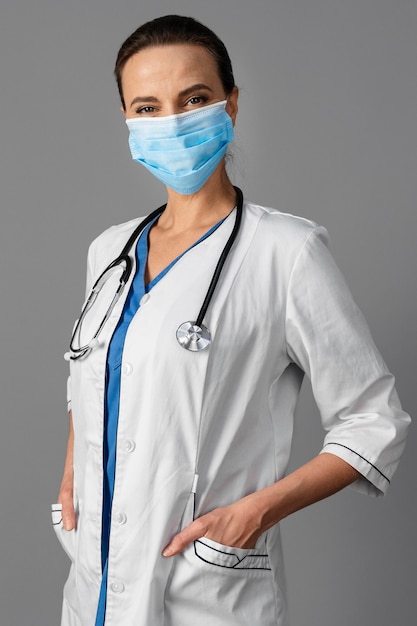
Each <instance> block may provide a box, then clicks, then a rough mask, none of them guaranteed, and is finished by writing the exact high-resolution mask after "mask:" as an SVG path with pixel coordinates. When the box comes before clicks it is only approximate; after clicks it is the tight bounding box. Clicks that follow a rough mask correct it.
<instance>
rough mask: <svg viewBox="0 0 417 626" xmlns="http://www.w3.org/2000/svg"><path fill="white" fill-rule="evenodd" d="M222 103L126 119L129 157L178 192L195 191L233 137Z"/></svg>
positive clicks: (201, 184) (230, 122) (212, 170)
mask: <svg viewBox="0 0 417 626" xmlns="http://www.w3.org/2000/svg"><path fill="white" fill-rule="evenodd" d="M226 102H227V101H226V100H224V101H222V102H216V103H215V104H210V105H209V106H205V107H201V108H200V109H195V110H193V111H189V112H187V113H179V114H178V115H168V116H166V117H145V118H137V117H134V118H129V119H127V120H126V124H127V126H128V128H129V130H130V135H129V146H130V151H131V153H132V158H133V159H134V160H135V161H138V163H142V165H144V166H145V167H146V168H147V169H148V170H149V171H150V172H152V174H154V175H155V176H156V177H157V178H159V180H161V181H162V182H163V183H164V184H165V185H167V186H168V187H170V188H171V189H174V190H175V191H177V192H178V193H181V194H192V193H195V192H196V191H198V190H199V189H201V187H202V186H203V185H204V183H205V182H206V181H207V180H208V179H209V178H210V176H211V175H212V174H213V172H214V170H215V169H216V167H217V166H218V165H219V163H220V161H221V160H222V158H223V156H224V155H225V153H226V150H227V144H228V143H229V142H230V141H233V139H234V133H233V124H232V120H231V118H230V116H229V115H228V114H227V113H226V110H225V106H226Z"/></svg>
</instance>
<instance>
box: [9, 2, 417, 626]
mask: <svg viewBox="0 0 417 626" xmlns="http://www.w3.org/2000/svg"><path fill="white" fill-rule="evenodd" d="M172 12H178V13H182V14H186V15H193V16H195V17H197V18H198V19H200V20H201V21H203V22H204V23H207V25H209V26H210V27H211V28H213V30H214V31H215V32H217V33H218V34H219V36H220V37H221V38H222V39H223V40H224V41H225V43H226V45H227V46H228V48H229V51H230V55H231V57H232V61H233V63H234V68H235V75H236V80H237V82H238V84H239V85H240V87H241V100H240V113H239V118H238V125H237V142H236V144H237V147H236V149H235V158H234V164H233V170H234V174H233V179H234V181H235V182H236V183H238V184H240V185H241V186H242V187H243V189H244V192H245V194H246V196H247V197H248V198H250V199H252V200H254V201H256V202H258V203H262V204H266V205H272V206H275V207H278V208H279V209H281V210H283V211H288V212H292V213H296V214H300V215H304V216H307V217H310V218H312V219H314V220H316V221H317V222H319V223H322V224H324V225H325V226H327V228H328V229H329V231H330V235H331V249H332V251H333V253H334V255H335V257H336V259H337V261H338V263H339V265H340V266H341V268H342V271H343V272H344V274H345V275H346V277H347V279H348V282H349V284H350V286H351V289H352V291H353V294H354V296H355V298H356V300H357V302H358V303H359V305H360V307H361V308H362V310H363V312H364V313H365V316H366V317H367V319H368V322H369V324H370V326H371V329H372V332H373V335H374V337H375V340H376V342H377V344H378V346H379V347H380V350H381V352H382V353H383V355H384V357H385V359H386V361H387V362H388V365H389V366H390V368H391V369H392V371H393V372H394V373H395V374H396V376H397V385H398V391H399V393H400V396H401V398H402V402H403V404H404V407H405V408H406V409H407V410H408V411H409V412H410V413H415V411H414V408H415V405H416V400H415V393H413V392H415V388H416V367H415V354H416V330H415V329H416V319H417V311H416V293H415V288H416V280H415V278H416V273H417V263H416V246H415V238H416V235H417V211H416V196H417V194H416V192H417V189H416V172H417V163H416V151H415V150H416V145H417V136H416V134H417V124H416V119H415V112H416V96H417V93H416V90H417V81H416V68H417V46H416V41H417V35H416V25H417V19H416V18H417V3H416V2H415V0H395V1H393V0H391V2H388V1H387V0H275V1H273V0H269V1H267V0H206V2H202V0H198V1H197V2H192V1H191V0H189V1H187V0H171V1H170V2H164V1H162V0H152V1H150V0H149V1H147V2H139V1H138V0H135V1H134V0H71V1H70V2H57V1H56V0H27V1H26V2H25V1H24V0H3V2H2V4H1V8H0V63H1V82H0V110H1V116H0V142H1V144H0V146H1V148H0V177H1V187H0V190H1V229H0V237H1V242H0V255H1V262H0V271H1V273H2V277H1V286H2V287H1V318H2V324H1V327H0V332H1V337H0V339H1V342H0V346H1V355H2V358H1V362H0V367H1V375H0V383H1V400H2V415H1V438H0V529H1V538H0V623H1V626H57V625H58V623H59V609H60V602H61V589H62V585H63V583H64V580H65V577H66V573H67V570H68V561H67V559H66V556H65V555H64V553H63V552H62V551H61V549H60V547H59V545H58V543H57V541H56V539H55V537H54V534H53V531H52V528H51V526H50V514H49V506H50V504H51V503H52V502H53V501H54V500H55V498H56V494H57V490H58V485H59V481H60V476H61V471H62V465H63V460H64V452H65V438H66V431H67V418H66V410H65V403H64V394H65V389H64V387H65V379H66V364H65V363H64V361H63V359H62V355H63V353H64V351H65V350H66V349H67V341H68V336H69V333H70V330H71V327H72V324H73V321H74V319H75V317H76V315H77V313H78V311H79V306H80V303H81V300H82V297H83V290H84V272H85V258H86V252H87V246H88V243H89V242H90V240H91V239H92V238H93V237H94V236H96V235H97V234H98V233H99V232H101V231H102V230H103V229H104V228H106V227H107V226H109V225H110V224H113V223H117V222H120V221H124V220H127V219H130V218H132V217H135V216H136V215H139V214H144V213H146V212H148V211H150V210H151V209H153V208H154V207H155V206H157V205H158V204H159V203H162V202H163V201H164V190H163V188H162V187H161V185H160V184H159V183H158V182H156V181H154V180H153V179H152V178H151V176H150V175H149V174H148V173H147V172H146V171H145V170H143V171H142V169H141V168H140V167H139V166H137V164H134V163H132V162H131V160H130V155H129V152H128V147H127V130H126V128H125V125H124V122H123V119H122V116H121V114H120V112H119V110H118V107H119V102H118V97H117V93H116V88H115V85H114V83H113V78H112V67H113V62H114V59H115V55H116V52H117V49H118V47H119V45H120V44H121V43H122V41H123V40H124V39H125V37H127V36H128V35H129V34H130V33H131V32H132V31H133V30H134V29H135V28H136V27H137V26H138V25H139V24H141V23H142V22H144V21H147V20H148V19H152V18H154V17H157V16H158V15H163V14H166V13H172ZM415 439H416V434H415V429H414V430H412V432H411V436H410V440H409V444H408V448H407V450H406V453H405V455H404V458H403V461H402V465H401V466H400V468H399V470H398V473H397V475H396V478H395V480H394V483H393V485H392V488H391V492H390V494H389V495H388V497H387V498H385V499H371V498H369V499H368V498H365V497H363V496H361V495H357V494H355V493H353V492H352V491H350V490H346V491H345V492H343V493H342V494H338V495H337V496H335V497H334V498H332V499H330V500H328V501H326V502H323V503H320V504H317V505H315V506H313V507H311V508H310V509H308V510H305V511H302V512H299V513H297V514H295V515H294V516H293V517H292V518H291V519H289V520H285V521H284V523H283V533H284V542H285V555H286V565H287V573H288V586H289V600H290V607H291V617H292V625H293V626H335V625H336V626H352V624H355V625H357V626H377V625H378V626H411V625H414V624H415V623H416V622H415V620H416V602H415V598H416V583H417V575H416V561H417V551H416V540H415V535H416V532H415V527H416V526H415V524H416V522H415V520H416V499H415V498H416V495H415V494H416V490H415V478H416V460H415V459H416V455H415ZM321 440H322V432H321V427H320V423H319V419H318V415H317V411H316V409H315V407H314V404H313V402H312V399H311V394H310V391H309V389H308V387H307V386H306V388H305V389H304V392H303V398H302V401H301V403H300V407H299V410H298V418H297V428H296V440H295V446H294V455H293V460H292V463H293V465H294V466H295V465H297V464H300V463H301V462H303V461H305V460H307V459H308V458H310V457H311V456H313V455H314V454H315V453H316V452H317V451H318V450H319V449H320V445H321ZM121 626H122V625H121ZM123 626H131V625H123ZM254 626H255V625H254ZM259 626H261V625H259Z"/></svg>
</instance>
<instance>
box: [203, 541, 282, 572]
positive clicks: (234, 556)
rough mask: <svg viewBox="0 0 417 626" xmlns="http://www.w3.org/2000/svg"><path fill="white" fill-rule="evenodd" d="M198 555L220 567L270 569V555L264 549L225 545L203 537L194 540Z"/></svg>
mask: <svg viewBox="0 0 417 626" xmlns="http://www.w3.org/2000/svg"><path fill="white" fill-rule="evenodd" d="M194 551H195V554H196V556H197V557H198V558H199V559H201V560H202V561H205V562H206V563H210V564H211V565H217V566H218V567H226V568H229V569H252V570H253V569H260V570H270V569H271V565H270V563H269V557H268V555H267V554H266V553H264V551H263V550H258V549H256V548H255V549H252V550H251V549H249V550H246V549H243V548H233V547H231V546H225V545H223V544H222V543H218V542H217V541H213V540H212V539H208V538H207V537H202V538H201V539H197V540H196V541H195V542H194Z"/></svg>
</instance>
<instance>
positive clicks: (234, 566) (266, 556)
mask: <svg viewBox="0 0 417 626" xmlns="http://www.w3.org/2000/svg"><path fill="white" fill-rule="evenodd" d="M197 543H201V545H203V546H205V547H206V548H209V549H210V550H214V551H215V552H218V553H219V554H225V555H226V556H235V557H236V558H237V560H238V562H237V563H236V565H221V564H220V563H213V561H208V560H207V559H205V558H203V557H202V556H200V555H199V554H198V552H197V549H196V544H197ZM194 553H195V555H196V557H197V558H199V559H200V561H204V563H208V564H209V565H214V566H215V567H223V568H224V569H236V570H244V569H247V570H251V569H252V570H253V569H257V570H264V571H270V570H271V568H270V567H237V565H239V564H240V563H242V561H244V560H245V559H246V558H247V557H243V559H239V557H238V556H237V555H236V554H235V555H231V554H229V553H228V552H222V550H218V549H217V548H213V547H212V546H207V544H206V543H204V542H203V541H199V540H198V539H197V540H196V541H194ZM249 556H254V557H255V558H257V559H259V558H261V559H267V563H269V557H268V555H267V554H253V555H249Z"/></svg>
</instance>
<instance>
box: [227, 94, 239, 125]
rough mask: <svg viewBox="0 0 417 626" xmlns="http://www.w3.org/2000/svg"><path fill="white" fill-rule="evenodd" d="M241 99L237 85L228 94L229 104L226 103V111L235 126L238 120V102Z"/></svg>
mask: <svg viewBox="0 0 417 626" xmlns="http://www.w3.org/2000/svg"><path fill="white" fill-rule="evenodd" d="M238 99H239V89H238V88H237V87H236V86H235V87H233V89H232V91H231V93H230V94H229V95H228V96H227V104H226V112H227V113H228V114H229V115H230V117H231V118H232V122H233V126H234V125H235V122H236V116H237V112H238V109H239V107H238V104H237V101H238Z"/></svg>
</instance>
